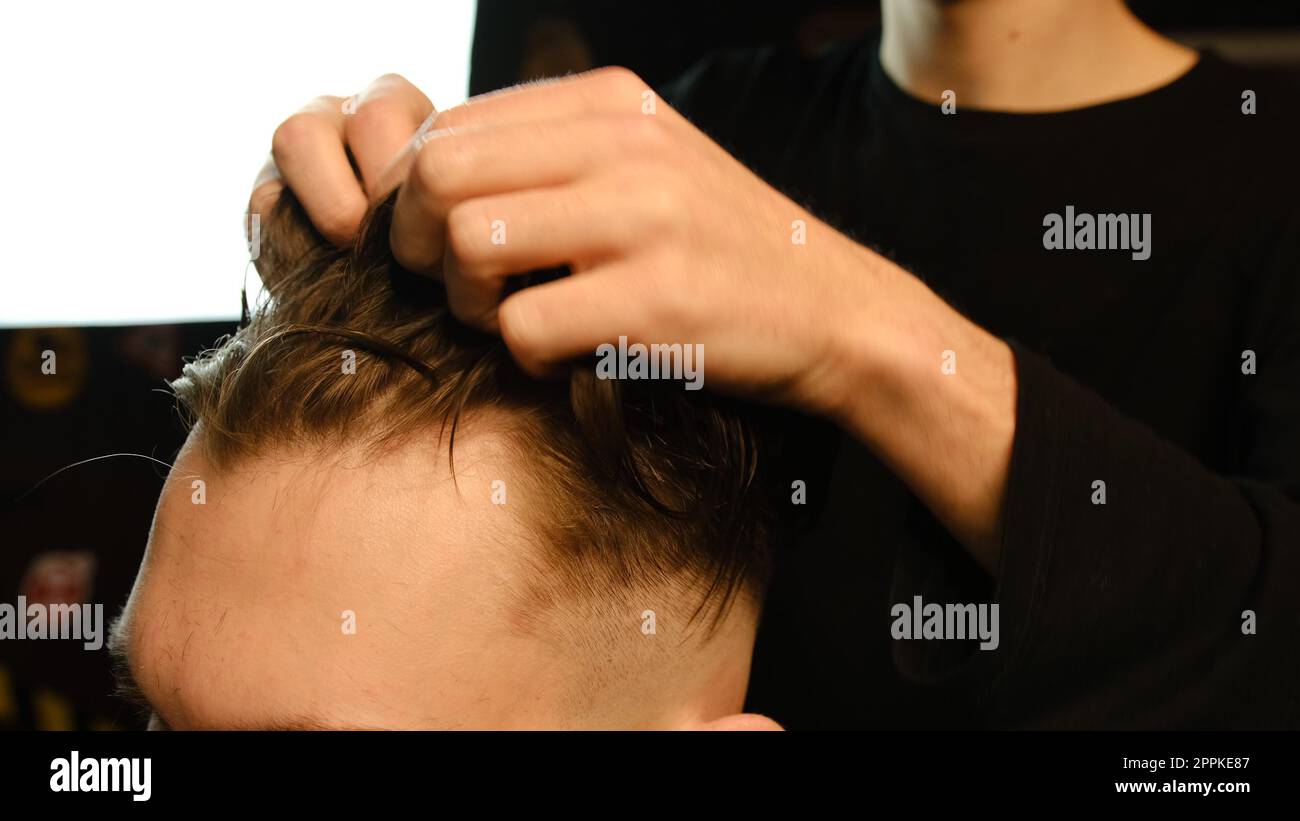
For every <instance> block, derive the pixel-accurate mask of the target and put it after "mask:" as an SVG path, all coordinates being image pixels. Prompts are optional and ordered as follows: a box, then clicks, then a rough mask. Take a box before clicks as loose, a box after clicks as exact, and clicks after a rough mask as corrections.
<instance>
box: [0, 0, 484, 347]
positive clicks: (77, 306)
mask: <svg viewBox="0 0 1300 821" xmlns="http://www.w3.org/2000/svg"><path fill="white" fill-rule="evenodd" d="M473 25H474V2H473V0H365V2H357V0H347V1H346V2H344V1H332V0H323V1H322V0H314V1H313V2H287V1H286V0H261V1H260V2H253V1H252V0H222V2H220V3H207V4H203V5H202V6H200V5H199V4H195V3H177V2H145V1H144V0H136V1H135V2H113V3H104V2H76V3H58V2H41V3H19V2H14V3H4V4H2V5H0V74H2V75H3V76H4V77H5V86H6V88H5V93H4V96H5V101H4V104H3V105H2V106H0V156H2V157H3V159H4V166H5V167H4V173H3V175H2V176H0V179H2V180H3V197H0V235H2V239H0V241H2V242H3V249H4V255H3V260H4V262H3V264H4V268H5V270H4V272H3V277H4V286H3V288H0V325H6V326H15V325H17V326H43V325H67V324H94V325H108V324H125V323H146V322H175V321H189V320H201V319H226V318H233V317H236V316H237V315H238V311H239V289H240V285H241V283H242V281H243V275H244V269H245V265H246V263H247V261H248V249H247V247H246V245H245V242H244V238H243V229H242V219H243V215H244V210H245V208H246V207H247V202H248V193H249V189H250V187H251V185H252V181H253V178H254V177H255V176H256V174H257V171H258V169H259V168H260V167H261V165H262V162H263V161H264V160H265V158H266V156H267V152H268V151H269V149H270V140H271V133H272V132H273V131H274V130H275V127H276V125H278V124H279V123H280V122H281V121H282V120H283V119H284V118H285V117H287V116H288V115H289V114H291V113H293V112H294V111H295V110H297V109H298V108H299V107H300V106H301V105H302V104H304V103H305V102H307V100H309V99H310V98H312V97H315V96H318V95H321V94H337V95H340V96H347V95H349V94H353V93H355V92H357V91H360V90H361V89H362V88H364V87H365V85H366V84H367V83H369V82H370V80H372V79H374V78H375V77H377V76H379V75H381V74H384V73H386V72H397V73H399V74H403V75H405V76H406V77H407V78H409V79H410V80H411V81H412V82H414V83H415V84H416V85H417V86H419V87H420V88H421V89H423V90H424V92H425V93H426V94H428V95H429V98H430V99H432V100H433V103H434V105H436V106H437V107H439V108H445V107H447V106H450V105H455V104H456V103H458V102H460V101H462V100H464V99H465V95H466V92H467V89H468V85H469V83H468V76H469V50H470V43H471V40H472V36H473ZM247 267H248V271H249V291H250V301H251V298H252V295H253V294H254V293H255V288H256V287H257V280H256V274H255V273H254V271H253V268H252V266H247Z"/></svg>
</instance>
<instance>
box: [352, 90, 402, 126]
mask: <svg viewBox="0 0 1300 821" xmlns="http://www.w3.org/2000/svg"><path fill="white" fill-rule="evenodd" d="M405 115H406V110H405V109H404V108H403V106H402V105H401V104H400V103H399V102H398V101H397V100H394V99H393V98H392V97H388V96H377V97H367V98H365V99H364V100H362V101H361V104H360V105H358V106H357V109H356V111H355V112H353V114H352V116H350V117H348V118H347V120H346V122H347V128H348V130H349V131H353V130H357V131H372V130H376V129H383V128H386V127H387V126H388V125H389V124H391V123H400V122H402V121H403V120H404V119H405Z"/></svg>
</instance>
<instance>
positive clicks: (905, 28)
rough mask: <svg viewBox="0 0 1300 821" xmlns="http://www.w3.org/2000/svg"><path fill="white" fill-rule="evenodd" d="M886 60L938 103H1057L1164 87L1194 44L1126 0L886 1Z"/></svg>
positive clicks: (1026, 108)
mask: <svg viewBox="0 0 1300 821" xmlns="http://www.w3.org/2000/svg"><path fill="white" fill-rule="evenodd" d="M883 15H884V36H883V37H882V40H881V47H880V59H881V63H882V64H883V65H884V68H885V71H886V72H887V73H888V74H889V76H890V78H891V79H893V80H894V82H896V83H897V84H898V85H899V86H901V87H902V88H904V89H905V90H907V91H908V92H909V93H910V94H912V95H914V96H916V97H919V98H921V99H926V100H934V101H935V102H936V104H937V103H938V102H939V100H940V98H941V97H942V96H943V94H944V92H945V91H947V90H952V91H953V92H954V93H955V94H956V103H957V108H958V110H959V111H960V110H961V108H962V106H969V107H971V108H978V109H988V110H993V111H1020V112H1034V111H1041V112H1045V111H1061V110H1065V109H1071V108H1081V107H1084V106H1088V105H1096V104H1098V103H1103V102H1107V101H1110V100H1117V99H1123V98H1125V97H1133V96H1136V95H1138V94H1142V93H1144V92H1147V91H1151V90H1153V89H1156V88H1159V87H1160V86H1163V85H1166V84H1168V83H1170V82H1172V81H1173V80H1175V79H1176V78H1178V77H1179V76H1181V75H1182V74H1183V73H1185V72H1186V71H1187V70H1188V69H1190V68H1191V67H1192V65H1194V64H1195V63H1196V52H1195V51H1193V50H1191V49H1189V48H1186V47H1184V46H1181V45H1178V44H1177V43H1174V42H1172V41H1170V40H1166V39H1165V38H1163V37H1161V36H1160V35H1158V34H1156V33H1155V32H1153V31H1151V30H1150V29H1149V28H1147V27H1146V26H1145V25H1143V24H1142V22H1141V21H1139V20H1138V19H1137V18H1136V17H1134V16H1133V14H1132V13H1131V12H1129V10H1128V8H1127V7H1126V6H1125V5H1124V3H1123V1H1122V0H884V2H883Z"/></svg>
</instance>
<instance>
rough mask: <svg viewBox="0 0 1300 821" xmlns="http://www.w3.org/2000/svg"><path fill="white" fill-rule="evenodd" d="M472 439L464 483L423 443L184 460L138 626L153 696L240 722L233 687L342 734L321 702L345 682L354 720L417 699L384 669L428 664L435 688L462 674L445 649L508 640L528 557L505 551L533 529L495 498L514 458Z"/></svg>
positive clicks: (166, 507) (157, 535) (161, 516)
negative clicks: (512, 601)
mask: <svg viewBox="0 0 1300 821" xmlns="http://www.w3.org/2000/svg"><path fill="white" fill-rule="evenodd" d="M465 441H466V442H467V443H468V446H467V447H466V448H464V449H463V450H462V448H461V447H460V444H461V443H460V442H459V441H458V444H457V462H456V481H455V482H454V483H453V482H452V481H451V478H450V471H449V470H448V468H447V467H446V462H445V461H443V460H441V459H439V458H438V456H437V452H436V451H434V452H429V451H423V450H419V449H417V448H415V447H405V448H402V449H398V450H396V451H391V452H388V453H386V454H384V455H381V456H378V457H375V456H367V457H366V458H365V459H356V460H351V461H349V460H348V459H342V460H336V461H334V462H333V463H329V462H326V463H322V462H319V461H313V460H307V459H293V458H284V457H281V458H276V459H268V460H265V461H264V462H258V461H257V460H248V461H245V462H244V463H242V464H241V465H240V466H239V467H238V468H235V469H230V470H217V469H215V468H214V466H213V465H212V464H211V463H210V462H209V461H208V460H206V459H205V458H203V456H202V454H201V453H199V452H197V451H196V450H194V449H189V450H188V451H187V452H186V453H184V454H182V457H181V458H180V459H178V461H177V464H176V466H175V468H174V471H173V476H172V477H171V479H169V486H168V488H167V489H166V491H165V492H164V495H163V498H162V500H161V501H160V506H159V511H158V515H157V517H156V520H155V526H154V531H153V534H152V538H151V542H150V546H149V550H148V555H147V557H146V561H145V564H144V566H143V567H142V569H141V575H140V579H139V580H138V582H137V588H136V591H135V592H134V593H133V595H132V600H131V603H130V608H129V610H130V612H129V614H128V616H129V618H128V619H127V622H126V623H127V624H128V625H129V630H130V638H131V641H130V642H129V643H128V644H129V646H130V647H131V648H132V653H131V655H132V659H133V661H134V664H135V669H136V672H137V675H139V676H141V678H142V680H141V682H140V684H141V687H142V689H144V690H145V692H146V693H147V694H148V695H149V697H150V698H151V699H157V700H159V701H161V702H163V704H168V703H170V704H171V705H172V707H171V708H170V709H172V710H189V711H190V712H191V713H193V714H195V715H191V716H190V717H189V718H187V719H185V720H186V721H187V722H190V721H194V720H196V716H197V715H198V714H200V713H206V714H207V715H209V716H220V717H221V718H220V721H219V722H218V723H220V724H223V725H226V726H229V725H231V724H234V723H239V719H240V718H241V717H240V716H239V715H232V714H231V713H230V711H229V708H230V707H231V706H232V705H231V703H230V700H229V697H228V696H229V695H230V694H232V693H238V692H241V691H246V692H249V693H257V694H258V695H257V696H256V697H255V698H254V699H252V700H251V701H250V702H249V703H250V705H251V706H253V707H255V708H256V711H258V715H256V717H255V720H256V721H257V722H259V723H265V722H266V721H267V720H268V715H267V714H266V713H268V712H269V713H270V715H271V716H274V717H275V720H277V721H280V722H282V723H292V722H297V723H316V724H327V723H329V721H330V713H329V711H328V710H326V709H325V708H320V709H319V710H317V711H313V708H312V707H311V705H312V704H319V705H326V704H328V705H337V704H338V703H339V701H340V692H339V690H340V688H346V689H348V690H349V692H347V693H344V694H342V698H343V700H344V701H345V702H347V703H348V704H349V709H348V712H347V720H348V722H349V724H350V725H356V723H357V722H358V720H361V719H364V718H365V717H366V716H367V715H368V714H369V713H368V712H367V707H366V706H365V705H366V704H367V703H370V702H373V701H374V700H375V699H381V700H382V699H387V700H389V701H393V702H394V703H395V704H399V705H400V704H412V703H419V698H420V695H421V694H420V693H419V692H416V691H414V690H412V692H409V693H407V694H406V696H409V698H404V697H403V695H402V690H403V688H404V687H406V686H407V685H406V684H404V683H403V682H402V681H400V680H398V681H394V680H393V679H392V678H391V677H389V676H384V675H379V674H378V673H379V672H383V671H389V670H392V669H394V668H395V667H401V666H402V665H403V664H405V665H406V667H407V668H410V669H416V668H419V667H421V666H426V665H427V666H428V667H429V668H431V669H430V670H426V671H424V672H422V673H421V679H422V683H421V684H420V685H419V686H421V687H427V686H428V685H429V683H430V682H432V681H436V680H437V677H438V672H437V670H439V669H444V668H446V667H447V665H446V664H444V663H442V662H441V661H440V660H439V659H438V658H436V657H437V656H438V655H440V654H464V653H466V652H470V650H469V649H467V647H470V646H477V648H478V650H477V651H478V652H481V651H482V648H484V647H485V645H486V644H490V643H491V642H492V641H495V640H498V638H499V639H500V640H502V641H504V640H506V639H505V637H504V635H503V634H504V633H506V632H508V630H507V628H508V620H507V618H506V616H505V615H504V613H505V611H506V608H507V607H508V602H507V599H506V597H507V596H508V595H509V591H510V590H511V589H512V584H513V581H512V580H511V579H510V578H508V576H509V575H510V573H512V572H514V571H513V568H515V567H517V566H518V565H519V563H518V562H517V561H506V560H504V556H505V555H506V554H508V550H507V549H506V548H508V547H509V546H510V542H511V540H512V535H514V534H516V533H517V529H518V524H517V523H515V521H514V520H513V517H508V516H507V515H506V511H502V510H501V506H500V505H494V504H493V503H492V499H491V494H492V487H493V485H492V482H493V481H498V480H501V477H509V475H510V471H511V470H512V467H511V465H510V464H509V462H508V460H506V459H504V458H502V454H503V451H502V449H500V448H495V447H476V446H475V445H474V444H473V440H471V439H466V440H465ZM444 455H445V454H444ZM195 479H198V480H202V481H203V483H204V484H203V485H202V486H201V487H203V489H204V491H205V492H204V494H203V495H196V490H197V488H196V487H195V486H194V481H195ZM514 541H516V542H518V539H517V538H515V539H514ZM494 637H495V638H494ZM421 654H424V655H425V656H427V657H426V658H424V659H421V658H418V656H420V655H421ZM414 686H415V680H414V678H412V682H411V687H414ZM159 706H160V707H161V708H162V709H168V708H167V707H164V706H163V705H162V704H160V705H159ZM241 709H242V708H241ZM383 717H384V718H385V720H390V719H391V718H392V716H391V714H390V712H384V713H383ZM372 718H374V719H376V721H377V720H378V719H379V718H380V716H379V715H372ZM423 719H424V720H423V721H422V722H421V723H423V724H427V723H428V722H429V720H439V719H438V717H437V716H432V717H431V716H424V717H423ZM173 720H177V719H173ZM440 721H441V722H442V723H445V719H441V720H440ZM362 723H363V724H364V723H365V722H364V721H363V722H362Z"/></svg>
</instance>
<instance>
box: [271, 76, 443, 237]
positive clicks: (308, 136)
mask: <svg viewBox="0 0 1300 821" xmlns="http://www.w3.org/2000/svg"><path fill="white" fill-rule="evenodd" d="M433 113H434V111H433V104H432V103H430V102H429V98H428V97H426V96H424V94H423V93H421V91H420V90H419V89H418V88H416V87H415V86H413V85H411V83H410V82H408V81H407V80H406V79H404V78H402V77H399V76H398V75H396V74H385V75H384V76H383V77H380V78H379V79H377V80H375V81H374V82H373V83H371V84H370V86H369V87H368V88H367V89H366V90H365V91H363V92H361V93H360V94H358V95H356V96H354V97H346V98H345V97H318V98H316V99H315V100H312V101H311V102H310V103H308V104H307V105H306V106H305V107H304V108H302V109H301V110H300V111H298V112H297V113H296V114H294V115H293V116H291V117H290V118H289V119H287V120H285V121H284V122H283V123H281V124H280V127H279V128H277V129H276V130H275V134H274V136H273V137H272V138H271V156H270V158H269V159H268V160H267V162H266V165H265V166H263V167H262V171H261V173H259V174H258V176H257V180H256V182H254V184H253V186H254V187H253V194H252V196H251V198H250V199H249V207H248V210H249V211H250V212H251V213H266V212H267V211H268V210H269V209H270V207H271V206H272V205H273V204H274V203H275V201H276V199H277V198H278V197H279V196H280V191H281V189H282V188H283V187H284V184H285V183H287V184H288V185H289V187H290V188H292V189H293V192H294V194H296V195H297V197H298V199H299V201H301V202H302V204H303V207H304V208H305V209H306V211H307V215H308V216H309V217H310V218H311V221H312V224H314V225H315V226H316V228H317V230H319V231H320V232H321V233H322V234H324V235H325V237H326V238H327V239H329V240H330V241H331V242H333V243H335V244H336V245H346V244H347V243H348V242H350V241H351V240H352V237H353V235H354V234H355V233H356V230H357V228H358V227H359V226H360V224H361V218H362V217H363V216H364V215H365V213H366V207H367V206H368V204H369V203H370V202H373V201H375V200H378V199H381V198H382V197H383V196H384V195H385V194H387V193H388V192H389V191H391V190H392V189H393V188H395V187H396V185H397V183H398V182H400V179H399V178H398V177H397V176H396V175H394V174H389V173H385V172H386V170H387V169H388V168H389V166H390V163H392V161H393V159H394V157H396V156H397V155H398V153H399V152H400V151H401V149H402V148H403V146H405V145H406V144H407V143H408V142H410V141H411V139H412V135H413V134H415V133H417V131H418V129H419V128H420V126H421V124H423V123H426V122H427V121H428V119H429V118H430V117H431V116H432V114H433ZM349 151H350V152H351V154H352V157H353V158H354V159H355V161H356V166H357V167H356V170H354V169H353V167H352V164H351V163H350V162H349V161H348V152H349ZM358 172H359V173H360V175H361V176H360V178H359V179H358V177H357V173H358Z"/></svg>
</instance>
